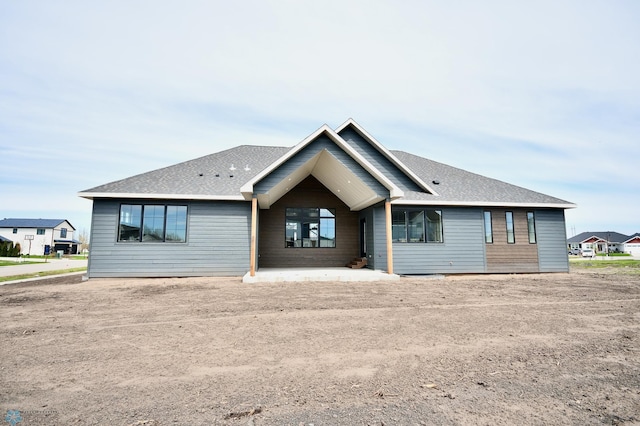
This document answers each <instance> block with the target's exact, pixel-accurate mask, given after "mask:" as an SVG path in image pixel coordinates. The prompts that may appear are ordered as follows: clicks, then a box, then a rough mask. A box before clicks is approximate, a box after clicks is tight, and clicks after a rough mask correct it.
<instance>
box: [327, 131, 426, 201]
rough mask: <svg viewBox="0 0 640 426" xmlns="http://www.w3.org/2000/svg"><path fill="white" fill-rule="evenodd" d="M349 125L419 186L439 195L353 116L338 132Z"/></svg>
mask: <svg viewBox="0 0 640 426" xmlns="http://www.w3.org/2000/svg"><path fill="white" fill-rule="evenodd" d="M349 125H353V127H355V128H356V129H357V130H358V132H360V134H362V136H364V137H365V138H367V139H368V140H369V142H371V143H372V144H373V146H374V147H375V148H376V149H377V150H378V151H380V152H381V153H382V154H383V155H384V156H386V157H387V159H388V160H389V161H391V162H392V163H393V164H395V165H396V166H397V167H398V168H399V169H400V170H402V171H403V172H404V173H406V174H407V175H408V176H409V177H410V178H411V180H413V181H414V182H415V183H416V184H417V185H418V186H420V187H422V189H424V190H426V191H427V192H430V193H431V194H433V195H438V193H437V192H436V191H435V190H434V189H433V188H432V187H430V186H429V185H427V184H426V183H425V182H424V181H423V180H422V179H421V178H420V177H419V176H418V175H416V174H415V173H414V172H413V171H412V170H411V169H410V168H409V167H407V166H405V164H404V163H403V162H402V161H400V160H399V159H398V157H396V156H395V155H393V154H392V153H391V151H389V150H388V149H387V148H385V146H384V145H382V144H381V143H380V142H378V141H377V140H376V138H374V137H373V136H371V135H370V134H369V132H367V131H366V130H365V129H364V128H363V127H362V126H360V125H359V124H358V123H357V122H356V121H355V120H354V119H353V118H350V119H348V120H347V121H345V122H344V123H342V124H341V125H340V126H338V128H337V129H336V133H340V132H341V131H342V130H343V129H345V128H346V127H347V126H349Z"/></svg>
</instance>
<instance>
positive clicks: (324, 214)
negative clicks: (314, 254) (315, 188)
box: [320, 209, 336, 247]
mask: <svg viewBox="0 0 640 426" xmlns="http://www.w3.org/2000/svg"><path fill="white" fill-rule="evenodd" d="M335 246H336V211H335V209H320V247H335Z"/></svg>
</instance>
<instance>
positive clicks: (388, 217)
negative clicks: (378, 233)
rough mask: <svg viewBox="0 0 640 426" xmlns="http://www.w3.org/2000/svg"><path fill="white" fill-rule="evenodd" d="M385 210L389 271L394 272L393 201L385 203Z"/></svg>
mask: <svg viewBox="0 0 640 426" xmlns="http://www.w3.org/2000/svg"><path fill="white" fill-rule="evenodd" d="M384 212H385V218H386V223H387V272H388V273H389V274H393V245H392V243H393V238H392V235H391V202H390V201H389V200H387V201H385V203H384Z"/></svg>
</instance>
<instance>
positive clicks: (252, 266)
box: [249, 197, 258, 277]
mask: <svg viewBox="0 0 640 426" xmlns="http://www.w3.org/2000/svg"><path fill="white" fill-rule="evenodd" d="M257 226H258V199H257V198H256V197H253V198H252V199H251V260H250V261H249V275H250V276H252V277H255V276H256V228H257Z"/></svg>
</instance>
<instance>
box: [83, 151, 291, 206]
mask: <svg viewBox="0 0 640 426" xmlns="http://www.w3.org/2000/svg"><path fill="white" fill-rule="evenodd" d="M290 149H291V148H284V147H271V146H254V145H241V146H238V147H235V148H231V149H228V150H225V151H221V152H218V153H215V154H210V155H206V156H204V157H200V158H196V159H194V160H189V161H185V162H183V163H179V164H175V165H173V166H168V167H164V168H162V169H158V170H153V171H150V172H147V173H142V174H139V175H136V176H132V177H130V178H126V179H122V180H118V181H115V182H111V183H107V184H105V185H100V186H97V187H95V188H91V189H88V190H86V191H83V192H90V193H107V194H108V193H114V194H141V195H144V194H149V195H151V194H173V195H184V196H190V195H194V196H195V195H217V196H239V195H241V194H240V187H241V186H242V185H243V184H245V183H246V182H247V181H249V180H250V179H251V178H252V177H254V176H255V175H257V174H258V173H259V172H261V171H262V170H264V169H265V168H267V166H269V165H270V164H271V163H273V162H274V161H276V160H277V159H278V158H280V157H282V156H283V155H284V154H285V153H286V152H287V151H289V150H290ZM232 166H233V167H234V168H235V170H230V169H231V167H232ZM246 166H248V168H249V170H245V168H246Z"/></svg>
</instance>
